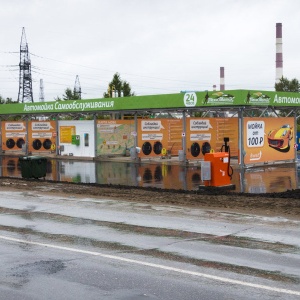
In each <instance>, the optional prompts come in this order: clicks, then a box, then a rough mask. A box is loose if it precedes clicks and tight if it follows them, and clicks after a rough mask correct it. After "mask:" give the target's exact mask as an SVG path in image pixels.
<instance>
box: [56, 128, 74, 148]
mask: <svg viewBox="0 0 300 300" xmlns="http://www.w3.org/2000/svg"><path fill="white" fill-rule="evenodd" d="M75 134H76V127H75V126H60V127H59V140H60V144H72V135H75Z"/></svg>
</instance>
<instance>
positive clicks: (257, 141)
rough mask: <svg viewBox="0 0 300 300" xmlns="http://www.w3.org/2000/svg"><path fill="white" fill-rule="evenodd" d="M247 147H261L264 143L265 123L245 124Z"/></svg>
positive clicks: (249, 122) (253, 122) (251, 122)
mask: <svg viewBox="0 0 300 300" xmlns="http://www.w3.org/2000/svg"><path fill="white" fill-rule="evenodd" d="M246 126H247V141H246V142H247V147H249V148H257V147H263V146H264V142H265V122H264V121H252V120H250V121H248V122H247V124H246Z"/></svg>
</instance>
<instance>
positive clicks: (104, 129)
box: [97, 120, 136, 155]
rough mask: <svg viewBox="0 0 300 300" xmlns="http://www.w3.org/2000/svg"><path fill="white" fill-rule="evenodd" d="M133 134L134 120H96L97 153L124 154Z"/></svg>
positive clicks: (132, 144) (132, 138)
mask: <svg viewBox="0 0 300 300" xmlns="http://www.w3.org/2000/svg"><path fill="white" fill-rule="evenodd" d="M135 134H136V132H135V131H134V120H98V121H97V155H110V154H112V155H113V154H126V150H129V149H130V148H131V147H133V146H134V138H135Z"/></svg>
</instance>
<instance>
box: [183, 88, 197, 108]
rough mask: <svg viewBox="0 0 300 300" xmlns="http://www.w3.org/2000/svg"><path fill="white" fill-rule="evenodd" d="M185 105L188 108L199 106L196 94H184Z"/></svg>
mask: <svg viewBox="0 0 300 300" xmlns="http://www.w3.org/2000/svg"><path fill="white" fill-rule="evenodd" d="M183 101H184V105H185V106H186V107H194V106H196V104H197V95H196V93H194V92H192V93H185V94H184V98H183Z"/></svg>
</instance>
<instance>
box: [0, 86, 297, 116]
mask: <svg viewBox="0 0 300 300" xmlns="http://www.w3.org/2000/svg"><path fill="white" fill-rule="evenodd" d="M216 106H218V107H222V106H223V107H224V106H226V107H230V106H275V107H300V94H299V93H288V92H268V91H252V90H228V91H204V92H184V93H178V94H165V95H152V96H134V97H124V98H104V99H91V100H67V101H52V102H34V103H16V104H3V105H0V115H18V114H22V115H24V114H45V113H67V112H73V113H76V112H99V111H135V110H148V109H149V110H150V109H182V108H183V109H184V108H186V109H192V108H203V107H216Z"/></svg>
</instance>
